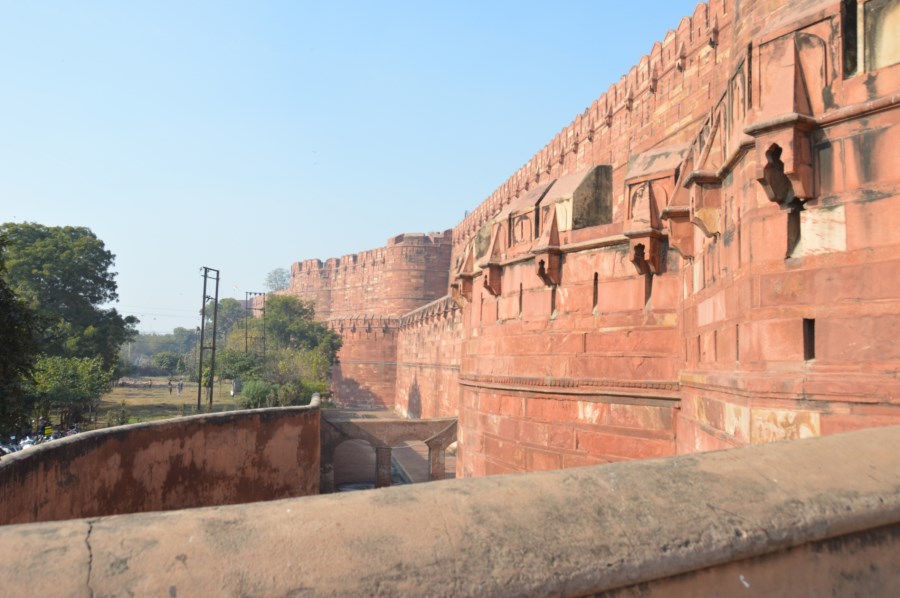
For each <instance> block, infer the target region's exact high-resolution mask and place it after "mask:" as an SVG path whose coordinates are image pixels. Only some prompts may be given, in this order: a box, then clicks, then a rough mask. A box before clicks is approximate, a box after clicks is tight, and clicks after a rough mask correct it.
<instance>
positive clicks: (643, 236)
mask: <svg viewBox="0 0 900 598" xmlns="http://www.w3.org/2000/svg"><path fill="white" fill-rule="evenodd" d="M675 174H676V173H675V172H674V171H673V172H671V173H669V175H668V176H667V177H665V178H668V179H674V178H675ZM661 180H662V179H655V180H637V181H633V182H627V184H628V187H629V198H630V204H629V205H630V210H629V211H630V214H629V220H628V223H627V225H628V226H627V230H625V231H624V235H625V236H626V237H627V238H628V243H629V252H628V253H629V256H630V257H629V259H630V261H631V263H632V264H634V267H635V268H636V269H637V271H638V272H639V273H640V274H662V273H663V269H664V265H665V260H664V259H662V258H663V254H664V250H663V245H664V243H665V240H664V237H665V234H664V233H663V231H662V224H661V220H660V217H659V210H658V207H657V204H656V198H655V196H654V192H653V186H654V183H658V182H659V181H661Z"/></svg>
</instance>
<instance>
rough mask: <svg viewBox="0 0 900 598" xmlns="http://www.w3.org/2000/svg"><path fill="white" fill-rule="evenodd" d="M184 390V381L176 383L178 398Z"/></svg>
mask: <svg viewBox="0 0 900 598" xmlns="http://www.w3.org/2000/svg"><path fill="white" fill-rule="evenodd" d="M182 390H184V380H179V381H178V396H179V397H180V396H181V391H182Z"/></svg>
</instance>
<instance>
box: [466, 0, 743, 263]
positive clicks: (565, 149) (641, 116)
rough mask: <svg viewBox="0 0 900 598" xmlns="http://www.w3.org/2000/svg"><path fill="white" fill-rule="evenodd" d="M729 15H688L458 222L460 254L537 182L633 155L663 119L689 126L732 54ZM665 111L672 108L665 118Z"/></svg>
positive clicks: (718, 2)
mask: <svg viewBox="0 0 900 598" xmlns="http://www.w3.org/2000/svg"><path fill="white" fill-rule="evenodd" d="M731 19H732V15H731V13H730V12H729V11H728V10H727V6H726V3H725V2H724V0H711V1H710V2H709V3H701V4H698V5H697V7H696V9H695V10H694V14H693V15H692V16H690V17H685V18H683V19H682V20H681V22H680V23H679V25H678V27H677V28H676V29H674V30H670V31H669V32H668V33H667V34H666V36H665V37H664V39H663V40H662V41H661V42H657V43H656V44H654V45H653V47H652V49H651V51H650V53H649V54H647V55H645V56H643V57H642V58H641V59H640V61H639V62H638V63H637V64H636V65H635V66H633V67H632V68H631V70H630V71H629V72H628V73H626V74H625V75H623V76H622V77H621V79H620V80H619V81H617V82H615V83H613V84H612V85H610V87H609V89H608V90H607V91H606V92H605V93H603V94H601V95H600V97H599V98H597V100H595V101H594V102H593V103H592V104H591V105H590V106H588V107H587V108H586V109H585V110H584V111H583V112H582V113H581V114H578V115H577V116H576V117H575V119H574V120H573V121H572V122H571V123H569V125H567V126H566V127H565V128H563V129H562V130H561V131H560V132H559V133H558V134H557V135H556V136H554V138H553V139H552V140H550V142H549V143H548V144H547V145H545V146H544V147H543V148H542V149H541V150H539V151H538V152H537V153H536V154H534V156H532V157H531V159H529V160H528V162H526V163H525V164H524V165H523V166H522V167H520V168H519V169H518V170H517V171H516V172H515V173H513V174H512V176H510V177H509V178H508V179H507V180H506V181H505V182H504V183H503V184H501V185H500V186H499V187H498V188H497V189H496V190H495V191H494V192H493V193H492V194H491V195H490V196H489V197H488V198H486V199H485V200H484V201H483V202H482V203H481V204H479V206H478V207H477V208H475V209H474V210H473V211H471V212H470V213H469V214H468V215H467V216H466V217H465V218H464V219H463V220H462V221H461V222H460V223H459V224H458V225H457V226H456V228H455V229H454V244H455V246H456V248H457V249H456V250H455V251H454V255H457V256H458V255H459V254H460V253H461V251H462V247H464V246H465V245H466V244H467V243H468V242H470V241H471V239H472V238H473V237H474V236H476V235H477V234H478V233H479V230H481V228H482V227H483V226H484V225H485V224H486V223H487V222H488V221H489V220H491V219H492V218H493V217H495V216H496V215H497V214H498V213H499V212H500V211H501V210H503V209H504V207H505V206H507V205H509V204H510V203H511V202H513V201H515V200H516V199H517V198H520V197H522V196H524V195H525V194H526V193H528V192H529V191H530V190H531V189H532V188H533V187H535V186H538V185H540V184H542V183H546V182H547V181H550V180H554V179H558V178H560V177H561V176H564V175H567V174H570V173H572V172H576V171H579V170H582V169H584V168H586V167H588V166H590V165H592V164H600V163H614V162H615V161H616V160H615V158H616V156H618V157H620V158H624V159H627V157H628V154H629V151H628V149H627V148H629V146H636V147H632V148H631V150H632V151H633V150H634V149H639V148H640V146H641V145H642V144H646V143H648V142H652V140H653V138H654V137H655V136H658V133H659V131H660V128H661V126H663V127H665V130H666V134H667V135H669V136H671V135H672V134H673V133H678V132H679V131H682V130H684V128H685V127H687V126H689V125H691V124H692V123H693V121H694V120H695V119H696V118H698V117H699V116H700V115H701V114H702V113H703V112H705V109H706V101H705V99H704V100H702V101H697V98H696V97H692V96H696V92H698V91H701V90H702V89H704V88H706V89H708V88H709V86H710V85H711V84H714V82H717V81H718V78H719V77H720V74H719V69H718V68H711V67H710V64H712V65H720V64H727V62H728V60H730V57H729V54H728V53H729V51H730V47H731V45H730V35H731ZM685 100H687V101H685ZM661 113H667V114H666V116H665V117H664V118H662V119H661V118H660V116H661ZM611 158H612V159H611ZM620 216H621V215H620Z"/></svg>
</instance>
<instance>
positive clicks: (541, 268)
mask: <svg viewBox="0 0 900 598" xmlns="http://www.w3.org/2000/svg"><path fill="white" fill-rule="evenodd" d="M531 253H532V254H533V255H534V263H535V266H536V267H537V275H538V278H540V279H541V280H542V281H543V283H544V284H545V285H547V286H552V285H558V284H560V283H561V282H562V251H561V250H560V246H559V223H558V222H557V218H556V205H555V204H551V205H550V206H549V210H548V212H547V213H546V224H545V225H544V230H543V232H542V233H541V236H540V238H539V239H538V241H537V243H536V244H535V248H534V249H532V250H531Z"/></svg>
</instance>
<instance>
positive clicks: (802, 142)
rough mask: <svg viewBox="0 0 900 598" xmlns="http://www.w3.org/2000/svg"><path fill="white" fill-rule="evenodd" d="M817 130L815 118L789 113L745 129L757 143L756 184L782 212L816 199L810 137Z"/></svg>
mask: <svg viewBox="0 0 900 598" xmlns="http://www.w3.org/2000/svg"><path fill="white" fill-rule="evenodd" d="M816 126H817V124H816V121H815V119H814V118H812V117H809V116H806V115H804V114H798V113H790V114H785V115H783V116H779V117H777V118H773V119H770V120H767V121H762V122H758V123H755V124H753V125H751V126H749V127H747V129H745V133H747V134H748V135H750V136H751V137H753V138H754V140H755V142H756V163H757V164H758V166H757V170H756V180H757V181H759V184H760V185H762V187H763V190H764V191H765V193H766V197H768V198H769V199H770V200H771V201H773V202H775V203H777V204H779V205H780V206H781V207H782V208H783V209H793V208H796V207H797V205H798V204H802V203H803V202H805V201H808V200H810V199H813V197H815V195H814V181H813V166H812V140H811V135H810V133H811V131H812V130H813V129H815V128H816Z"/></svg>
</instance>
